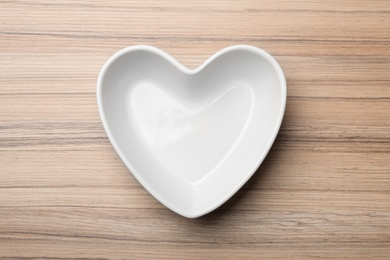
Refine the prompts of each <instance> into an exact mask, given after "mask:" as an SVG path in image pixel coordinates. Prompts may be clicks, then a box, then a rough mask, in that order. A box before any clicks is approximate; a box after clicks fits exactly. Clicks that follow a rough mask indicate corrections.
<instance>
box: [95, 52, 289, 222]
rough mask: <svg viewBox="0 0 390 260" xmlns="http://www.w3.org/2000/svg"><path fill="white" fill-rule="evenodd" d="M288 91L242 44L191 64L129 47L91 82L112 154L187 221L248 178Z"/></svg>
mask: <svg viewBox="0 0 390 260" xmlns="http://www.w3.org/2000/svg"><path fill="white" fill-rule="evenodd" d="M286 97H287V88H286V80H285V77H284V74H283V71H282V69H281V68H280V66H279V64H278V63H277V62H276V60H275V59H274V58H272V56H271V55H269V54H268V53H267V52H265V51H263V50H261V49H258V48H256V47H253V46H247V45H236V46H231V47H228V48H226V49H223V50H221V51H219V52H218V53H216V54H214V55H213V56H212V57H210V58H209V59H208V60H207V61H206V62H205V63H204V64H203V65H201V66H200V67H199V68H197V69H195V70H190V69H187V68H186V67H184V66H183V65H181V64H180V63H179V62H178V61H177V60H175V59H174V58H172V57H171V56H170V55H168V54H167V53H165V52H163V51H161V50H160V49H157V48H155V47H151V46H144V45H140V46H133V47H128V48H125V49H123V50H121V51H119V52H118V53H116V54H115V55H114V56H112V57H111V58H110V59H109V60H108V61H107V62H106V64H105V65H104V66H103V68H102V70H101V72H100V74H99V78H98V83H97V101H98V107H99V113H100V117H101V120H102V123H103V126H104V129H105V130H106V132H107V135H108V138H109V139H110V141H111V143H112V145H113V146H114V148H115V150H116V151H117V153H118V154H119V156H120V158H121V159H122V160H123V162H124V163H125V164H126V166H127V167H128V168H129V170H130V171H131V172H132V174H133V175H134V176H135V177H136V179H137V180H138V181H139V182H140V183H141V184H142V185H143V186H144V187H145V188H146V189H147V190H148V191H149V192H150V193H151V194H152V195H153V196H154V197H155V198H156V199H157V200H159V201H160V202H161V203H162V204H164V205H165V206H166V207H168V208H170V209H171V210H173V211H174V212H176V213H178V214H180V215H182V216H185V217H189V218H195V217H199V216H202V215H204V214H206V213H208V212H210V211H212V210H214V209H216V208H217V207H219V206H220V205H221V204H223V203H224V202H225V201H226V200H228V199H229V198H230V197H231V196H232V195H233V194H235V193H236V192H237V191H238V190H239V189H240V188H241V187H242V186H243V185H244V184H245V182H246V181H247V180H248V179H249V178H250V177H251V176H252V175H253V174H254V172H255V171H256V170H257V168H258V167H259V166H260V164H261V162H262V161H263V160H264V158H265V156H266V155H267V153H268V151H269V149H270V148H271V146H272V144H273V142H274V140H275V138H276V136H277V133H278V131H279V128H280V125H281V122H282V119H283V115H284V110H285V105H286Z"/></svg>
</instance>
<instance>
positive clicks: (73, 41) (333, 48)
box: [0, 0, 390, 259]
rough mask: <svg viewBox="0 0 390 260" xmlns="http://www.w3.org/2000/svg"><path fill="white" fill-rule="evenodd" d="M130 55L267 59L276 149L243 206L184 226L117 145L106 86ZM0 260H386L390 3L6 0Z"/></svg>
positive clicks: (0, 99)
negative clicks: (146, 51)
mask: <svg viewBox="0 0 390 260" xmlns="http://www.w3.org/2000/svg"><path fill="white" fill-rule="evenodd" d="M134 44H150V45H155V46H157V47H160V48H162V49H163V50H165V51H167V52H169V53H170V54H172V55H173V56H174V57H176V58H177V59H178V60H179V61H180V62H182V63H183V64H185V65H186V66H188V67H190V68H195V67H197V66H199V65H200V64H201V63H202V62H203V61H204V60H205V59H207V58H208V57H209V56H210V55H212V54H213V53H215V52H216V51H218V50H219V49H221V48H223V47H226V46H229V45H233V44H251V45H255V46H258V47H260V48H263V49H265V50H267V51H268V52H270V53H271V54H272V55H274V56H275V58H276V59H277V60H278V61H279V63H280V64H281V66H282V67H283V69H284V72H285V74H286V78H287V84H288V102H287V109H286V115H285V118H284V122H283V125H282V128H281V130H280V133H279V135H278V138H277V140H276V142H275V144H274V146H273V148H272V150H271V152H270V153H269V155H268V156H267V158H266V160H265V161H264V163H263V164H262V166H261V167H260V168H259V170H258V171H257V173H256V174H255V175H254V176H253V177H252V179H251V180H250V181H249V182H248V183H247V184H246V185H245V186H244V187H243V189H242V190H240V191H239V192H238V193H237V194H236V195H235V196H234V197H233V198H232V199H231V200H229V201H228V202H227V203H226V204H225V205H223V206H222V207H221V208H219V209H218V210H216V211H215V212H213V213H211V214H209V215H206V216H204V217H202V218H199V219H185V218H183V217H180V216H178V215H176V214H175V213H173V212H171V211H169V210H168V209H166V208H165V207H164V206H162V205H161V204H159V203H158V202H157V201H156V200H155V199H154V198H152V197H151V196H150V195H149V194H148V193H147V192H146V191H145V190H144V189H143V188H142V187H141V186H140V185H139V184H138V182H137V181H136V180H135V179H134V178H133V177H132V175H131V174H130V173H129V172H128V170H127V169H126V167H125V166H124V165H123V163H122V162H121V161H120V159H119V158H118V156H117V155H116V153H115V152H114V150H113V148H112V147H111V145H110V144H109V142H108V140H107V137H106V134H105V132H104V130H103V128H102V125H101V123H100V119H99V116H98V112H97V106H96V100H95V86H96V79H97V75H98V73H99V70H100V68H101V66H102V65H103V63H104V62H105V61H106V60H107V59H108V58H109V57H110V56H111V55H112V54H113V53H114V52H116V51H117V50H119V49H121V48H124V47H126V46H129V45H134ZM0 258H46V259H62V258H66V259H68V258H85V259H89V258H91V259H92V258H94V259H95V258H102V259H107V258H110V259H111V258H112V259H119V258H122V259H123V258H125V259H140V258H151V259H158V258H166V259H173V258H177V259H220V258H229V259H248V258H252V259H259V258H267V259H268V258H279V259H286V258H288V259H291V258H295V259H304V258H307V259H313V258H338V259H340V258H342V259H359V258H360V259H367V258H374V259H388V258H390V2H389V1H387V0H373V1H363V0H354V1H352V0H348V1H341V2H340V1H336V0H330V1H317V0H296V1H287V0H281V1H269V0H268V1H267V0H260V1H257V0H256V1H255V0H252V1H247V0H243V1H235V0H228V1H226V0H224V1H222V0H212V1H202V2H201V1H174V0H168V1H149V0H148V1H127V0H126V1H125V0H117V1H87V0H83V1H60V0H53V1H44V0H36V1H32V0H21V1H18V0H12V1H1V0H0Z"/></svg>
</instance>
